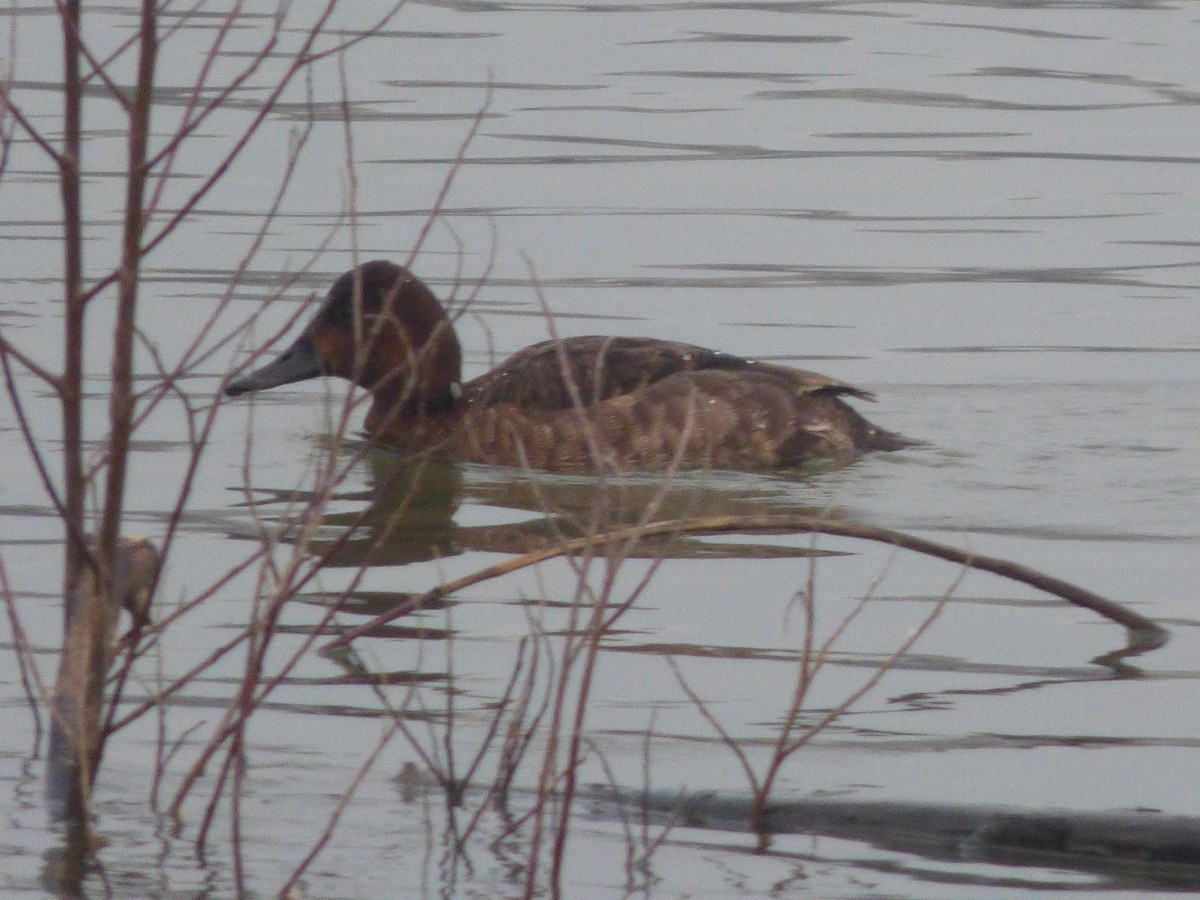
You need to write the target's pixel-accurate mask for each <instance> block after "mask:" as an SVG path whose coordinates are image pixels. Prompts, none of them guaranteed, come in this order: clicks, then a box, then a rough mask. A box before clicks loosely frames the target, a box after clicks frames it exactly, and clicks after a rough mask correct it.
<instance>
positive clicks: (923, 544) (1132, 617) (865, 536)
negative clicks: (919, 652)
mask: <svg viewBox="0 0 1200 900" xmlns="http://www.w3.org/2000/svg"><path fill="white" fill-rule="evenodd" d="M746 531H759V532H809V533H813V534H828V535H832V536H835V537H847V538H854V539H856V540H863V541H872V542H875V543H880V544H888V545H890V546H893V547H898V548H900V549H902V550H910V551H912V552H914V553H921V554H923V555H925V556H933V557H936V558H938V559H944V560H946V561H947V562H951V563H955V564H957V565H960V566H964V567H966V568H969V569H978V570H980V571H983V572H991V573H992V574H993V575H999V576H1001V577H1002V578H1007V579H1009V580H1010V581H1017V582H1020V583H1021V584H1026V585H1029V586H1030V587H1033V588H1037V589H1038V590H1039V591H1042V592H1044V593H1047V594H1050V595H1052V596H1055V597H1058V598H1060V599H1062V600H1066V601H1067V602H1068V603H1072V604H1074V605H1075V606H1080V607H1083V608H1084V609H1090V610H1092V611H1093V612H1095V613H1099V614H1100V615H1102V616H1104V617H1105V618H1106V619H1109V620H1111V621H1113V622H1116V623H1117V624H1118V625H1124V626H1125V627H1126V628H1127V629H1129V633H1130V636H1129V646H1128V648H1126V649H1125V650H1120V651H1116V652H1115V653H1111V654H1107V655H1106V656H1104V657H1100V658H1099V659H1097V660H1096V662H1100V663H1102V664H1105V665H1110V666H1112V665H1115V664H1116V662H1117V660H1119V659H1120V658H1122V657H1124V656H1128V655H1131V654H1134V653H1143V652H1146V651H1148V650H1154V649H1157V648H1159V647H1161V646H1163V645H1164V644H1165V643H1166V642H1167V640H1168V638H1169V636H1170V635H1169V632H1168V631H1167V630H1166V629H1165V628H1163V627H1162V626H1161V625H1159V624H1158V623H1156V622H1153V621H1151V620H1150V619H1148V618H1146V617H1145V616H1143V615H1140V614H1138V613H1136V612H1134V611H1133V610H1131V609H1129V608H1128V607H1126V606H1123V605H1121V604H1120V603H1116V602H1114V601H1112V600H1108V599H1106V598H1104V597H1101V596H1100V595H1099V594H1095V593H1093V592H1091V591H1089V590H1087V589H1085V588H1081V587H1079V586H1078V585H1075V584H1071V583H1070V582H1068V581H1063V580H1062V579H1060V578H1055V577H1053V576H1051V575H1046V574H1044V573H1042V572H1039V571H1037V570H1036V569H1032V568H1030V567H1029V566H1025V565H1022V564H1020V563H1016V562H1012V561H1011V560H1007V559H1001V558H999V557H996V556H984V555H982V554H978V553H971V552H969V551H966V550H960V549H958V548H957V547H951V546H949V545H948V544H939V543H937V542H936V541H930V540H926V539H924V538H919V537H914V536H913V535H910V534H905V533H904V532H901V531H892V530H891V529H888V528H880V527H878V526H875V525H861V524H855V523H851V522H836V521H831V520H829V519H825V518H821V517H818V516H802V515H764V516H708V517H704V518H697V519H677V520H668V521H662V522H651V523H649V524H647V525H635V526H631V527H628V528H619V529H616V530H613V531H606V532H603V533H601V534H596V535H589V536H587V537H582V538H579V539H577V540H573V541H565V542H563V543H559V544H555V545H553V546H550V547H546V548H544V549H541V550H535V551H532V552H530V553H526V554H523V555H521V556H517V557H514V558H513V559H510V560H507V561H505V562H503V563H498V564H496V565H494V566H489V567H487V568H485V569H480V570H479V571H478V572H473V573H472V574H470V575H466V576H464V577H462V578H458V579H456V580H454V581H449V582H446V583H445V584H442V585H439V586H438V587H436V588H433V589H432V590H429V591H426V592H425V593H424V594H422V595H421V596H419V597H415V598H413V599H412V600H410V601H409V602H407V603H404V604H401V605H400V606H397V607H396V608H395V609H391V610H389V611H388V612H386V613H383V614H381V615H378V616H376V617H375V618H374V619H371V620H370V621H369V622H366V623H364V624H362V625H358V626H356V627H354V628H351V629H349V630H347V631H345V632H344V633H342V634H341V635H339V636H338V637H337V638H335V639H334V640H332V641H330V642H329V644H327V645H326V648H325V649H326V650H336V649H338V648H343V647H346V646H348V645H349V644H350V643H351V642H352V641H354V640H356V639H357V638H360V637H363V636H365V635H368V634H371V633H372V632H374V631H376V630H377V629H378V628H379V627H380V626H382V625H386V624H387V623H388V622H391V621H393V620H395V619H398V618H400V617H402V616H406V615H408V614H409V613H411V612H414V611H415V610H418V609H421V608H422V607H424V606H426V605H428V604H430V603H434V602H436V601H438V600H441V599H442V598H444V597H448V596H449V595H451V594H453V593H456V592H457V591H461V590H463V589H465V588H468V587H470V586H472V585H475V584H479V583H480V582H483V581H490V580H491V579H493V578H499V577H500V576H502V575H508V574H510V573H512V572H517V571H520V570H521V569H525V568H528V567H529V566H533V565H537V564H538V563H540V562H544V561H546V560H548V559H554V558H556V557H560V556H571V555H573V554H576V553H580V552H582V551H585V550H594V549H595V548H597V547H603V546H606V545H609V544H616V543H622V542H628V541H637V540H640V539H642V538H646V537H658V536H663V535H672V534H722V533H728V532H739V533H740V532H746Z"/></svg>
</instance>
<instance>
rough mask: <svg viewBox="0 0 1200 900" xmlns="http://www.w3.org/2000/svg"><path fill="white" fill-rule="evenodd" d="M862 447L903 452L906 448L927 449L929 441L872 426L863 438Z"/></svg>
mask: <svg viewBox="0 0 1200 900" xmlns="http://www.w3.org/2000/svg"><path fill="white" fill-rule="evenodd" d="M862 446H863V449H864V450H904V449H906V448H908V447H928V446H929V441H919V440H917V439H916V438H910V437H905V436H904V435H902V434H900V433H899V432H895V431H888V430H887V429H885V428H878V427H876V426H875V425H872V426H871V427H870V429H869V430H868V431H867V433H866V435H865V436H864V439H863V442H862Z"/></svg>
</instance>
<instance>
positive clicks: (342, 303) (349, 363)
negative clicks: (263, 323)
mask: <svg viewBox="0 0 1200 900" xmlns="http://www.w3.org/2000/svg"><path fill="white" fill-rule="evenodd" d="M319 375H336V376H338V377H339V378H345V379H348V380H349V381H352V382H354V383H355V384H357V385H359V386H360V387H364V388H366V389H367V390H369V391H370V392H371V393H372V394H374V395H375V399H376V401H377V402H380V401H383V403H385V404H386V405H387V406H388V408H396V409H401V410H404V411H406V412H420V411H426V410H433V409H437V408H441V407H444V406H447V405H451V404H453V402H454V401H455V399H457V397H458V395H459V392H460V390H461V387H460V382H461V379H462V351H461V349H460V348H459V344H458V338H457V337H455V335H454V328H453V326H452V325H451V322H450V320H449V319H448V318H447V317H446V313H445V311H444V310H443V309H442V305H441V304H440V303H439V302H438V300H437V298H436V297H435V296H434V295H433V292H432V291H430V290H429V288H427V287H426V286H425V284H424V283H423V282H422V281H421V280H420V279H419V278H417V277H416V276H415V275H413V274H412V273H411V272H409V271H408V270H407V269H405V268H402V267H401V266H397V265H394V264H393V263H390V262H385V261H382V260H377V261H375V262H369V263H365V264H363V265H361V266H359V267H358V268H356V269H351V270H350V271H349V272H347V273H346V274H345V275H343V276H342V277H341V278H339V279H338V280H337V281H335V282H334V283H333V287H332V288H330V289H329V296H328V297H326V299H325V302H324V303H323V304H321V308H320V310H319V311H318V312H317V315H316V317H315V318H314V319H313V320H312V322H310V323H309V325H308V327H307V328H305V329H304V333H303V334H301V335H300V337H299V338H298V339H297V340H296V342H295V343H294V344H292V345H291V346H290V347H288V348H287V350H285V351H284V352H283V353H281V354H280V355H279V356H278V357H276V358H275V359H274V360H273V361H271V362H269V363H267V365H265V366H263V367H262V368H260V369H255V370H254V371H253V372H250V373H249V374H247V375H243V376H242V377H241V378H236V379H234V380H233V381H231V382H230V383H229V385H228V386H227V387H226V388H225V393H226V394H227V395H229V396H236V395H238V394H245V393H248V392H250V391H261V390H265V389H267V388H273V387H278V386H279V385H283V384H292V383H294V382H297V381H304V380H306V379H309V378H316V377H317V376H319Z"/></svg>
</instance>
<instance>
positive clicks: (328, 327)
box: [225, 261, 918, 472]
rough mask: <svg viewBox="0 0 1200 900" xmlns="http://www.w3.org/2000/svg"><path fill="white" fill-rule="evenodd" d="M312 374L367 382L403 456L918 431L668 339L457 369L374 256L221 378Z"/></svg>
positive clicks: (616, 461) (568, 464)
mask: <svg viewBox="0 0 1200 900" xmlns="http://www.w3.org/2000/svg"><path fill="white" fill-rule="evenodd" d="M320 375H335V376H338V377H340V378H346V379H348V380H350V381H352V382H354V383H355V384H357V385H359V386H360V387H363V388H366V389H367V390H368V391H370V392H371V394H372V395H373V401H372V405H371V409H370V411H369V412H368V414H367V418H366V430H367V432H368V433H369V434H370V435H372V436H373V438H374V439H376V440H378V441H379V442H380V443H382V444H385V445H388V446H390V447H393V448H395V449H397V450H399V451H400V452H401V453H404V454H405V455H408V456H418V455H421V454H425V453H430V452H441V453H445V454H447V455H449V456H450V457H451V458H453V459H457V460H461V461H465V462H483V463H492V464H497V465H507V466H522V467H533V468H538V469H545V470H549V471H556V472H596V471H652V470H663V469H667V468H679V469H702V468H713V469H735V470H752V469H774V468H782V467H787V466H792V465H796V464H799V463H802V462H805V461H806V460H811V459H815V458H820V457H842V456H847V455H852V454H858V453H862V452H864V451H868V450H899V449H901V448H903V447H908V446H912V445H913V444H915V443H918V442H916V441H912V440H909V439H908V438H906V437H904V436H902V435H899V434H896V433H894V432H890V431H885V430H884V429H882V428H877V427H876V426H874V425H872V424H871V423H870V422H868V421H867V420H866V419H864V418H863V417H862V416H861V415H859V413H858V412H856V411H855V410H854V409H853V408H851V407H850V406H849V405H848V404H847V403H846V402H845V401H844V400H843V399H842V398H843V397H856V398H858V399H860V400H873V399H874V398H873V397H872V396H871V394H869V393H868V392H866V391H863V390H859V389H858V388H856V387H853V386H851V385H849V384H845V383H844V382H841V381H836V380H834V379H832V378H827V377H825V376H824V375H818V374H816V373H814V372H806V371H803V370H801V369H793V368H791V367H788V366H781V365H775V364H772V363H765V362H756V361H754V360H749V359H742V358H740V357H737V356H731V355H729V354H726V353H721V352H719V351H716V350H708V349H706V348H704V347H696V346H693V345H691V344H683V343H677V342H675V341H664V340H655V339H652V338H626V337H574V338H565V339H562V340H550V341H543V342H542V343H539V344H534V345H533V346H531V347H526V348H525V349H524V350H521V351H519V352H517V353H516V354H514V355H513V356H510V357H509V358H508V359H507V360H505V361H504V362H502V363H501V364H500V365H499V366H498V367H497V368H495V369H493V370H492V371H491V372H488V373H487V374H485V375H481V376H479V377H478V378H475V379H473V380H471V381H468V382H466V383H464V382H463V381H462V350H461V348H460V347H459V343H458V338H457V337H456V336H455V333H454V327H453V323H452V322H451V320H450V319H449V317H448V316H447V315H446V312H445V310H444V309H443V308H442V305H441V303H439V302H438V299H437V298H436V297H435V296H434V294H433V292H432V291H431V290H430V289H429V288H428V287H426V285H425V284H424V283H423V282H422V281H421V280H420V279H419V278H417V277H416V276H415V275H414V274H413V273H412V272H410V271H408V270H407V269H405V268H403V267H401V266H397V265H394V264H392V263H390V262H386V261H375V262H369V263H365V264H363V265H361V266H359V267H358V268H356V269H352V270H351V271H349V272H347V273H346V274H344V275H342V276H341V277H340V278H339V279H338V280H337V281H336V282H334V284H333V287H332V288H331V289H330V291H329V294H328V296H327V297H326V299H325V301H324V303H322V305H321V307H320V309H319V311H318V312H317V314H316V316H315V317H314V319H313V320H312V322H311V323H310V324H309V325H308V327H307V328H306V329H305V330H304V333H303V334H301V335H300V337H299V338H298V339H297V340H296V342H295V343H293V344H292V345H291V346H290V347H289V348H288V349H287V350H285V351H284V352H283V353H282V354H281V355H280V356H279V357H277V358H276V359H275V360H274V361H272V362H270V363H268V364H267V365H265V366H263V367H262V368H260V369H257V370H255V371H253V372H250V373H249V374H247V375H244V376H242V377H240V378H237V379H235V380H233V381H231V382H230V383H229V385H228V386H227V387H226V389H225V393H226V394H227V395H230V396H236V395H238V394H244V393H247V392H250V391H260V390H264V389H266V388H272V387H277V386H279V385H284V384H291V383H293V382H297V381H303V380H305V379H309V378H316V377H317V376H320Z"/></svg>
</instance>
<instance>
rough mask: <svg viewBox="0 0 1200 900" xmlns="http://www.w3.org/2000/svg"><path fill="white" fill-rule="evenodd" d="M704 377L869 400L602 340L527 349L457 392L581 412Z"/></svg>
mask: <svg viewBox="0 0 1200 900" xmlns="http://www.w3.org/2000/svg"><path fill="white" fill-rule="evenodd" d="M710 370H715V371H743V370H745V371H754V372H764V373H765V372H772V373H786V376H785V377H786V378H787V379H788V380H790V381H791V382H792V384H793V386H794V387H795V388H796V389H797V390H801V391H810V392H811V391H826V392H830V393H834V394H849V395H852V396H855V397H859V398H861V399H864V400H871V399H873V398H872V397H871V395H870V394H869V393H867V392H866V391H861V390H859V389H858V388H855V387H853V386H852V385H849V384H846V383H845V382H841V381H837V380H835V379H832V378H827V377H825V376H824V375H818V374H817V373H816V372H805V371H803V370H801V369H791V368H788V367H785V366H777V365H773V364H770V363H759V362H755V361H754V360H749V359H744V358H742V357H740V356H733V355H731V354H728V353H722V352H720V351H719V350H710V349H708V348H707V347H698V346H696V345H695V344H685V343H680V342H678V341H664V340H657V339H654V338H629V337H601V336H589V337H574V338H565V339H562V340H550V341H543V342H541V343H539V344H533V345H532V346H529V347H526V348H525V349H524V350H521V351H519V352H517V353H515V354H513V355H512V356H510V357H509V358H508V359H506V360H505V361H504V362H502V363H501V364H500V365H499V366H497V367H496V368H495V369H493V370H492V371H491V372H488V373H487V374H486V375H482V376H480V377H479V378H476V379H475V380H474V381H471V382H468V383H467V384H466V385H464V388H463V393H464V397H466V398H469V399H471V400H472V401H474V402H476V403H480V404H484V405H491V404H499V403H511V404H513V405H514V406H517V407H519V408H522V409H527V410H559V409H567V408H568V407H571V406H573V405H574V404H575V403H576V402H579V403H582V404H583V405H585V406H587V405H591V404H593V403H597V402H600V401H604V400H611V399H613V398H616V397H622V396H625V395H629V394H634V393H636V392H638V391H641V390H643V389H645V388H647V387H649V386H651V385H654V384H658V383H659V382H661V381H664V380H665V379H668V378H670V377H671V376H673V375H678V374H680V373H684V372H700V371H710ZM576 398H578V400H577V399H576Z"/></svg>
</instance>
